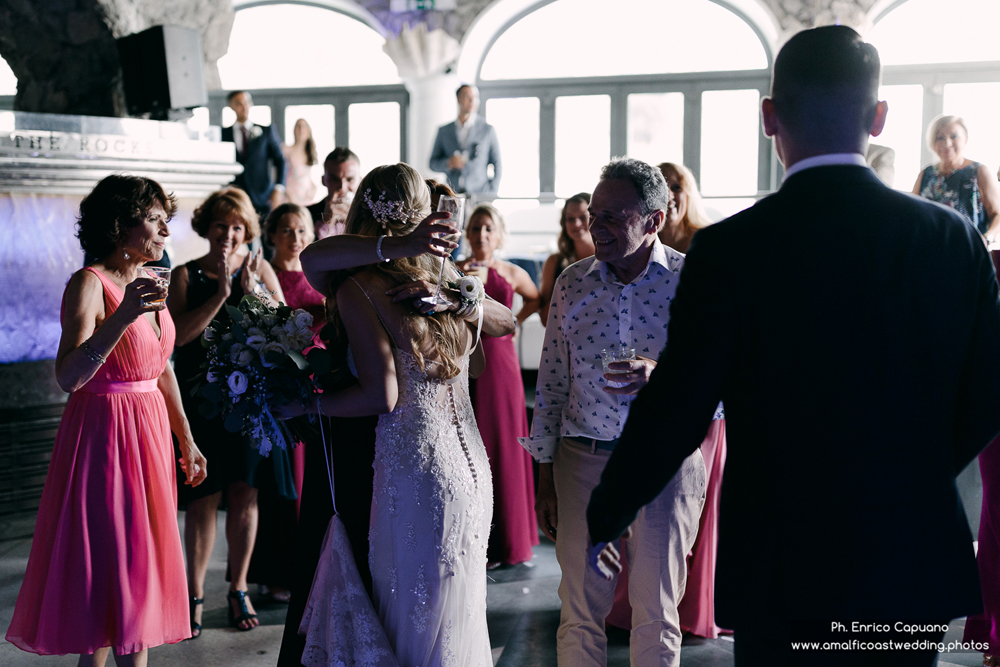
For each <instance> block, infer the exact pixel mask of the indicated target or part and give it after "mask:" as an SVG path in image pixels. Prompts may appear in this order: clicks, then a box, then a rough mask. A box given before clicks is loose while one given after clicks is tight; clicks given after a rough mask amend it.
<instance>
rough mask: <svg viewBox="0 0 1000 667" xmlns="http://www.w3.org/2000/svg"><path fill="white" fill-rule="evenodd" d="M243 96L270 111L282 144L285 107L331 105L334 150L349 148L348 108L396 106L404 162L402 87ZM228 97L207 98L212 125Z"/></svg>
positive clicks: (262, 91)
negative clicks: (375, 104)
mask: <svg viewBox="0 0 1000 667" xmlns="http://www.w3.org/2000/svg"><path fill="white" fill-rule="evenodd" d="M246 92H248V93H250V95H251V97H252V98H253V103H254V104H255V105H258V104H259V105H265V106H270V107H271V124H272V125H273V126H274V129H275V130H276V131H277V132H278V136H279V137H280V138H282V140H283V138H284V136H285V107H287V106H293V105H300V104H332V105H333V109H334V144H335V145H336V146H348V145H349V142H348V137H350V131H351V130H350V119H349V113H348V108H349V107H350V105H352V104H364V103H371V102H396V103H398V104H399V156H400V160H401V161H403V162H406V160H407V145H408V134H409V130H408V127H407V125H408V119H409V107H410V94H409V92H407V90H406V87H405V86H404V85H403V84H396V85H385V86H350V87H334V88H259V89H251V90H247V91H246ZM228 94H229V91H218V90H215V91H212V92H210V93H209V94H208V115H209V123H210V124H211V125H218V126H220V127H221V126H222V110H223V109H224V108H225V107H226V106H227V104H226V96H227V95H228ZM321 157H322V156H321ZM362 157H363V156H362Z"/></svg>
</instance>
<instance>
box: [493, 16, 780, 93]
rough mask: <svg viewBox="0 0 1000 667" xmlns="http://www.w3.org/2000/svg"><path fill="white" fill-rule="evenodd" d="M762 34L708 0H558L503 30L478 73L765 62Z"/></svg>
mask: <svg viewBox="0 0 1000 667" xmlns="http://www.w3.org/2000/svg"><path fill="white" fill-rule="evenodd" d="M767 66H768V62H767V54H766V52H765V51H764V47H763V45H762V44H761V41H760V38H759V37H758V36H757V34H756V33H754V31H753V29H751V28H750V26H749V25H747V24H746V23H745V22H744V21H743V20H742V19H740V18H739V17H738V16H736V15H735V14H734V13H732V12H731V11H729V10H727V9H725V8H723V7H721V6H719V5H717V4H715V3H714V2H709V1H708V0H618V1H617V2H615V3H614V4H613V5H609V4H608V3H607V2H606V0H556V2H553V3H551V4H548V5H545V6H544V7H542V8H540V9H538V10H536V11H534V12H532V13H531V14H528V15H527V16H526V17H524V18H523V19H521V20H520V21H518V22H517V23H515V24H514V25H513V26H511V27H510V28H509V29H508V30H506V31H505V32H504V33H503V34H502V35H501V36H500V37H499V38H498V39H497V40H496V43H495V44H494V45H493V47H492V48H491V49H490V51H489V53H488V54H487V55H486V58H485V59H484V61H483V66H482V70H481V71H480V78H481V79H482V80H483V81H489V80H497V79H549V78H560V77H580V76H620V75H626V74H663V73H678V72H714V71H725V70H748V69H762V68H766V67H767Z"/></svg>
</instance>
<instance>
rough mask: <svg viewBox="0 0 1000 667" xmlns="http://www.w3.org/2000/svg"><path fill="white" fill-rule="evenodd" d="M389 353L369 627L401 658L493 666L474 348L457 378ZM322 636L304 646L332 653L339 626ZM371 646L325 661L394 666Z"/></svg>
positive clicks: (421, 666) (407, 355) (484, 464)
mask: <svg viewBox="0 0 1000 667" xmlns="http://www.w3.org/2000/svg"><path fill="white" fill-rule="evenodd" d="M359 286H360V285H359ZM362 291H364V290H363V289H362ZM369 300H370V299H369ZM372 306H373V307H375V306H374V304H372ZM376 313H378V308H376ZM379 318H380V320H381V314H379ZM383 325H384V323H383ZM387 331H388V329H387ZM390 338H391V336H390ZM393 359H394V362H395V367H396V381H397V384H398V390H399V391H398V398H397V401H396V405H395V408H394V409H393V411H392V412H391V413H389V414H384V415H382V416H381V417H380V418H379V422H378V427H377V429H376V441H375V464H374V468H375V487H374V496H373V500H372V510H371V529H370V533H369V547H370V548H369V556H368V561H369V565H370V567H371V572H372V579H373V588H374V590H373V603H374V607H375V610H376V613H377V614H378V618H379V620H380V622H381V627H380V628H371V634H372V635H373V636H376V635H378V634H379V633H381V632H382V631H384V633H385V637H387V638H388V643H389V645H390V646H391V650H392V652H393V654H394V655H395V659H396V662H397V664H398V665H400V666H405V667H437V666H441V667H451V666H460V667H480V666H481V667H490V666H491V665H492V658H491V652H490V641H489V633H488V631H487V627H486V545H487V540H488V538H489V534H490V522H491V520H492V516H493V486H492V480H491V477H490V466H489V460H488V459H487V456H486V449H485V448H484V447H483V442H482V439H481V438H480V436H479V431H478V429H477V427H476V419H475V416H474V415H473V411H472V403H471V401H470V400H469V370H468V368H469V353H468V352H466V354H465V355H464V356H463V358H462V359H461V360H460V367H461V373H460V374H459V375H458V376H457V377H455V378H452V379H451V380H442V379H438V378H436V377H434V375H435V374H436V371H438V370H440V366H439V365H438V364H436V363H435V362H433V361H430V362H426V363H425V367H426V371H425V370H423V369H421V368H420V365H419V363H418V361H417V358H416V356H415V355H414V354H413V353H412V352H411V351H409V350H404V349H401V348H400V347H399V346H398V345H396V344H395V343H394V344H393ZM328 539H330V538H329V537H328ZM324 553H325V552H324ZM347 553H348V554H349V553H350V549H349V548H347ZM318 576H319V575H317V577H318ZM315 587H316V583H314V588H315ZM355 593H356V592H355ZM329 594H330V595H340V594H342V593H341V592H339V591H335V590H331V591H329ZM360 594H361V595H364V589H363V588H362V589H361V591H360ZM303 627H305V623H303ZM323 634H324V635H325V636H324V637H322V638H321V637H319V636H315V640H316V641H313V638H312V637H310V636H309V635H307V646H308V645H309V644H314V643H317V642H323V643H325V646H326V653H327V654H328V655H329V656H333V655H334V654H335V653H336V651H334V650H331V649H334V648H336V647H335V646H331V644H332V643H336V642H337V639H336V638H335V637H331V636H330V634H335V633H323ZM355 634H357V633H356V631H355ZM317 635H318V633H317ZM352 641H354V645H362V646H363V645H365V644H366V641H362V642H358V641H357V640H352ZM367 645H369V646H376V645H377V641H375V640H372V642H367ZM373 650H374V649H373ZM308 652H309V650H308V649H307V653H308ZM369 654H370V657H371V658H372V662H371V663H368V662H363V661H355V662H354V663H351V662H340V663H337V662H333V661H330V662H328V663H319V664H331V665H333V664H359V665H360V664H364V665H368V664H377V665H383V664H388V663H385V662H383V661H381V660H380V659H379V657H378V655H377V650H376V651H375V653H371V652H369ZM304 664H307V665H308V664H309V663H304Z"/></svg>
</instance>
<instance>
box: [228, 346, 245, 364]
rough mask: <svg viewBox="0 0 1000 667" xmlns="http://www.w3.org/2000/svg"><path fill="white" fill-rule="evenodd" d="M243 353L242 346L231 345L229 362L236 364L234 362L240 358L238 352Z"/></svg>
mask: <svg viewBox="0 0 1000 667" xmlns="http://www.w3.org/2000/svg"><path fill="white" fill-rule="evenodd" d="M242 351H243V346H242V345H240V344H239V343H233V346H232V347H231V348H229V360H230V361H231V362H233V363H234V364H235V363H236V360H237V359H239V358H240V352H242Z"/></svg>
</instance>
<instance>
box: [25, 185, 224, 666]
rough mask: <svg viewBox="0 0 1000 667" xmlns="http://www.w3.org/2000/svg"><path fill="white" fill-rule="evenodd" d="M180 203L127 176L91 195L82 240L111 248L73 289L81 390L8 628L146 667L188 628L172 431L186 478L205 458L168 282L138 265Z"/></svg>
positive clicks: (73, 371) (65, 347) (62, 357)
mask: <svg viewBox="0 0 1000 667" xmlns="http://www.w3.org/2000/svg"><path fill="white" fill-rule="evenodd" d="M175 211H176V204H175V202H174V199H173V197H170V196H168V195H167V194H166V193H165V192H164V191H163V188H162V187H160V185H159V184H157V183H156V182H155V181H152V180H150V179H148V178H142V177H137V176H124V175H114V176H108V177H107V178H105V179H104V180H102V181H101V182H100V183H98V184H97V186H96V187H95V188H94V190H93V191H92V192H91V193H90V194H89V195H88V196H87V197H86V198H85V199H84V200H83V202H82V203H81V204H80V221H79V238H80V244H81V245H82V246H83V249H84V251H86V252H88V253H90V254H91V255H93V256H96V257H100V258H101V259H99V260H98V261H96V262H94V263H93V264H92V265H90V266H88V267H86V268H85V269H83V270H81V271H78V272H77V273H76V274H74V275H73V277H72V278H71V279H70V281H69V284H68V285H67V287H66V292H65V294H64V296H63V307H62V321H63V332H62V338H61V340H60V342H59V350H58V353H57V355H56V379H57V381H58V382H59V386H61V387H62V388H63V389H65V390H66V391H68V392H72V395H71V396H70V398H69V402H68V403H67V404H66V410H65V412H64V413H63V418H62V423H61V424H60V426H59V431H58V433H57V435H56V442H55V447H54V449H53V451H52V460H51V462H50V464H49V472H48V477H47V478H46V481H45V490H44V492H43V493H42V501H41V506H40V507H39V510H38V520H37V523H36V525H35V537H34V541H33V543H32V547H31V556H30V558H29V559H28V567H27V571H26V573H25V576H24V582H23V584H22V585H21V592H20V594H19V595H18V599H17V605H16V607H15V609H14V618H13V620H12V621H11V624H10V628H9V629H8V631H7V640H8V641H9V642H11V643H12V644H14V645H15V646H17V647H18V648H21V649H23V650H25V651H30V652H32V653H38V654H42V655H64V654H68V653H77V654H80V659H79V663H78V664H79V665H81V666H88V667H89V666H96V667H101V666H102V665H104V663H105V661H106V660H107V657H108V653H109V652H110V651H112V650H113V651H114V655H115V663H116V664H118V665H139V666H143V665H145V664H146V657H147V649H149V648H150V647H152V646H158V645H160V644H165V643H174V642H179V641H181V640H182V639H187V638H188V637H190V636H191V626H190V624H189V622H188V601H187V582H186V578H185V575H184V556H183V551H182V550H181V541H180V534H179V532H178V529H177V495H176V486H175V480H174V474H175V473H174V470H175V469H174V462H173V444H172V442H171V439H170V433H171V431H173V433H174V434H175V435H176V436H177V439H178V441H179V443H180V447H181V452H182V459H181V461H182V466H183V468H184V471H185V473H186V474H187V483H188V484H191V485H195V486H196V485H198V484H200V483H201V482H202V481H203V480H204V479H205V476H206V474H207V465H206V462H205V458H204V457H203V456H202V454H201V452H200V451H199V450H198V447H197V446H195V443H194V441H193V439H192V437H191V430H190V428H189V426H188V421H187V418H186V417H185V414H184V410H183V408H182V407H181V397H180V390H179V389H178V386H177V379H176V378H175V376H174V373H173V370H172V369H171V367H170V365H169V364H168V363H167V360H168V358H169V357H170V353H171V351H172V350H173V345H174V325H173V321H172V320H171V318H170V315H169V313H168V312H167V311H166V310H164V307H165V303H164V299H165V298H166V294H167V289H166V285H165V284H164V283H163V282H162V281H160V280H156V279H154V278H153V277H152V276H151V274H149V273H148V272H147V271H144V270H143V269H142V268H141V267H142V265H143V264H145V263H146V262H149V261H152V260H158V259H160V258H161V257H162V256H163V246H164V242H165V240H166V237H167V236H169V235H170V232H169V230H168V229H167V221H168V220H169V219H170V217H171V216H172V215H173V213H174V212H175Z"/></svg>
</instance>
